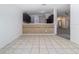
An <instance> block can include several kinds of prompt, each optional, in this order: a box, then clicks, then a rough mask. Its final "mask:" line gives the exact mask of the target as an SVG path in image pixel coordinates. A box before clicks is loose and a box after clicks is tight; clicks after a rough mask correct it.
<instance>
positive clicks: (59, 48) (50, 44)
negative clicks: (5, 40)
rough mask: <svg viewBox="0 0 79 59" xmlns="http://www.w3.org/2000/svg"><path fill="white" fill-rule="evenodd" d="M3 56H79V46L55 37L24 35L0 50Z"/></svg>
mask: <svg viewBox="0 0 79 59" xmlns="http://www.w3.org/2000/svg"><path fill="white" fill-rule="evenodd" d="M0 53H1V54H78V53H79V45H77V44H75V43H73V42H71V41H70V40H67V39H64V38H61V37H59V36H55V35H23V36H21V37H19V38H18V39H16V40H15V41H13V42H12V43H10V44H8V45H7V46H5V47H4V48H2V49H1V50H0Z"/></svg>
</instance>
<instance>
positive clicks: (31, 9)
mask: <svg viewBox="0 0 79 59" xmlns="http://www.w3.org/2000/svg"><path fill="white" fill-rule="evenodd" d="M16 6H17V7H19V8H21V9H22V10H23V11H24V12H27V13H29V14H33V13H49V12H52V13H53V9H54V8H56V9H57V10H58V12H60V11H63V10H69V4H17V5H16Z"/></svg>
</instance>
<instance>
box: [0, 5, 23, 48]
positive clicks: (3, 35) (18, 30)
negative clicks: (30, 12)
mask: <svg viewBox="0 0 79 59" xmlns="http://www.w3.org/2000/svg"><path fill="white" fill-rule="evenodd" d="M21 34H22V12H21V10H20V9H19V8H17V7H15V6H13V5H0V48H2V47H4V46H5V45H7V44H8V43H10V42H12V41H13V40H14V39H16V38H18V37H19V36H20V35H21Z"/></svg>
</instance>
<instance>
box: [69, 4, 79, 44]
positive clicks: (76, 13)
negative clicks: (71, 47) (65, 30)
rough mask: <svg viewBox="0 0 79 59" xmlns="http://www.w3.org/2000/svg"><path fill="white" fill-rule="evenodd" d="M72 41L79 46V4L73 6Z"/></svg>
mask: <svg viewBox="0 0 79 59" xmlns="http://www.w3.org/2000/svg"><path fill="white" fill-rule="evenodd" d="M70 22H71V23H70V25H71V26H70V27H71V30H70V31H71V41H73V42H75V43H77V44H79V4H73V5H71V20H70Z"/></svg>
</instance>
